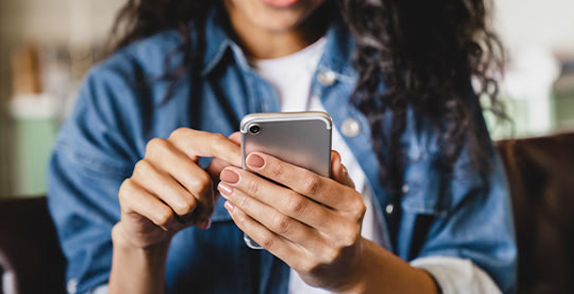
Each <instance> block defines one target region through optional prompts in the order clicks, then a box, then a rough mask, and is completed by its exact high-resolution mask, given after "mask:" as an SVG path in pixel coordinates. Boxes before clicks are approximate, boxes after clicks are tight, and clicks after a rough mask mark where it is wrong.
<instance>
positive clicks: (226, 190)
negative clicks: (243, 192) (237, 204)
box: [217, 182, 233, 199]
mask: <svg viewBox="0 0 574 294" xmlns="http://www.w3.org/2000/svg"><path fill="white" fill-rule="evenodd" d="M217 188H218V190H219V192H220V193H221V196H222V197H223V198H225V199H229V196H231V194H232V193H233V188H231V187H229V186H228V185H226V184H225V183H223V182H220V183H219V185H217Z"/></svg>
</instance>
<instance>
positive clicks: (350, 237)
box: [338, 224, 361, 250]
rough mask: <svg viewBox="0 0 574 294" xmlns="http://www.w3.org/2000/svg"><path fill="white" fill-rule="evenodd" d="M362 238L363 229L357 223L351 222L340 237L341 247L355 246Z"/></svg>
mask: <svg viewBox="0 0 574 294" xmlns="http://www.w3.org/2000/svg"><path fill="white" fill-rule="evenodd" d="M359 238H361V229H360V227H359V226H357V225H356V224H349V225H348V226H347V227H346V228H344V229H343V234H342V236H341V237H340V238H339V241H338V245H339V247H340V249H341V250H342V249H344V248H348V247H351V246H353V245H354V244H355V243H356V242H357V240H358V239H359Z"/></svg>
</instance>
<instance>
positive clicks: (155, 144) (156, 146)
mask: <svg viewBox="0 0 574 294" xmlns="http://www.w3.org/2000/svg"><path fill="white" fill-rule="evenodd" d="M167 144H168V143H167V141H166V140H165V139H161V138H154V139H151V140H150V141H149V142H148V143H147V146H146V156H145V157H152V156H154V155H156V154H157V153H158V152H161V151H162V150H164V149H165V148H166V147H167Z"/></svg>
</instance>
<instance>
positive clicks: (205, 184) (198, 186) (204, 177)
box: [190, 173, 211, 192]
mask: <svg viewBox="0 0 574 294" xmlns="http://www.w3.org/2000/svg"><path fill="white" fill-rule="evenodd" d="M190 184H191V188H192V189H193V190H194V192H203V191H204V190H205V189H207V188H211V178H210V177H209V175H208V174H207V173H200V174H198V175H197V176H195V177H193V179H192V180H191V183H190Z"/></svg>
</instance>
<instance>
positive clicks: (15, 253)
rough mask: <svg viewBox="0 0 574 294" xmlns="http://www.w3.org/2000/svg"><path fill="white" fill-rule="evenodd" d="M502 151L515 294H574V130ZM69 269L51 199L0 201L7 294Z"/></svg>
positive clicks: (59, 283) (44, 284)
mask: <svg viewBox="0 0 574 294" xmlns="http://www.w3.org/2000/svg"><path fill="white" fill-rule="evenodd" d="M498 148H499V152H500V154H501V156H502V159H503V161H504V164H505V165H506V171H507V177H508V181H509V184H510V191H511V195H512V203H513V207H514V219H515V221H516V230H517V239H518V249H519V269H518V293H519V294H550V293H552V294H554V293H557V294H558V293H559V294H563V293H574V252H572V251H573V250H574V133H572V134H564V135H555V136H548V137H540V138H529V139H520V140H508V141H501V142H498ZM64 266H65V261H64V258H63V256H62V253H61V251H60V247H59V245H58V242H57V239H56V234H55V231H54V227H53V224H52V222H51V219H50V217H49V215H48V211H47V207H46V199H45V198H36V199H21V200H4V201H0V276H4V275H5V274H6V273H11V276H12V277H13V278H11V279H6V281H8V280H10V281H11V282H10V284H12V285H14V286H15V289H14V290H15V292H13V293H4V294H33V293H34V294H37V293H46V294H57V293H65V289H64ZM2 280H3V279H0V294H3V293H2V289H3V287H2ZM6 281H5V282H6ZM4 286H7V285H4Z"/></svg>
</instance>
